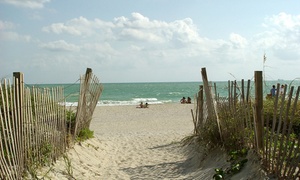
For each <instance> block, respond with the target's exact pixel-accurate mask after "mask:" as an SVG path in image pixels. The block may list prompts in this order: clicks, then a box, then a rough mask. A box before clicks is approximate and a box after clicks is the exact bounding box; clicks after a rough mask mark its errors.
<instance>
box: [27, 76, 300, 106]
mask: <svg viewBox="0 0 300 180" xmlns="http://www.w3.org/2000/svg"><path fill="white" fill-rule="evenodd" d="M212 83H216V86H217V93H218V95H219V96H223V97H227V96H228V81H219V82H212ZM237 83H238V84H239V85H240V82H237ZM277 83H280V84H287V85H288V86H289V85H293V86H295V87H298V86H300V81H299V80H297V81H284V80H278V81H267V82H265V84H264V87H263V88H264V94H267V93H269V92H270V89H271V88H272V85H273V84H274V85H276V84H277ZM246 84H247V81H245V86H246ZM102 85H103V88H104V89H103V92H102V94H101V96H100V99H99V102H98V106H112V105H138V104H139V103H140V102H144V103H146V102H148V104H165V103H179V102H180V99H181V98H182V97H186V98H187V97H191V98H192V99H194V97H195V95H196V93H197V92H198V90H199V86H200V85H202V82H151V83H148V82H147V83H102ZM26 86H32V85H26ZM34 86H35V87H40V88H51V87H57V86H63V87H64V96H65V102H66V104H67V105H76V102H78V95H79V84H78V83H74V84H35V85H34ZM250 87H251V89H250V90H251V94H253V95H254V81H251V85H250ZM245 92H246V90H245Z"/></svg>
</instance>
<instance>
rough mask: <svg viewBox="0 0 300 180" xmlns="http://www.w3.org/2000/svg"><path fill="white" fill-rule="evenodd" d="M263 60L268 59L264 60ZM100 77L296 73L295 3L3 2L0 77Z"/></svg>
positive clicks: (299, 22) (299, 69) (299, 68)
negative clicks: (89, 73) (88, 74)
mask: <svg viewBox="0 0 300 180" xmlns="http://www.w3.org/2000/svg"><path fill="white" fill-rule="evenodd" d="M264 56H265V59H264ZM86 68H92V71H93V73H94V74H95V75H96V76H97V77H98V78H99V80H100V81H101V82H103V83H114V82H185V81H202V77H201V69H202V68H206V72H207V76H208V79H209V80H210V81H227V80H241V79H245V80H248V79H253V77H254V72H255V71H263V73H264V76H265V79H266V80H277V79H284V80H294V79H296V78H299V77H300V1H299V0H285V1H283V0H281V1H280V0H264V1H261V0H251V1H245V0H230V1H217V0H210V1H204V0H186V1H182V0H181V1H179V0H109V1H104V0H89V1H85V0H63V1H62V0H0V79H3V78H11V77H12V74H13V72H22V73H24V78H25V83H27V84H42V83H45V84H49V83H74V82H76V81H77V80H78V79H79V76H80V75H82V74H84V73H85V71H86Z"/></svg>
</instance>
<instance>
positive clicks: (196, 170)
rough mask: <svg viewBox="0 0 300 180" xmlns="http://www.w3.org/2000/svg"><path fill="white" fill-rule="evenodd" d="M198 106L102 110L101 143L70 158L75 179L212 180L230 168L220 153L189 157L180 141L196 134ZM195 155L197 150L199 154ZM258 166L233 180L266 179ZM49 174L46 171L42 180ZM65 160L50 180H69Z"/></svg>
mask: <svg viewBox="0 0 300 180" xmlns="http://www.w3.org/2000/svg"><path fill="white" fill-rule="evenodd" d="M193 108H194V105H193V104H163V105H150V107H149V108H136V107H135V106H100V107H97V108H96V110H95V112H94V115H93V120H92V123H91V127H90V128H91V129H92V130H93V131H94V134H95V138H93V139H90V140H87V141H85V142H83V143H81V144H77V145H75V146H74V148H72V149H70V150H69V151H68V153H67V155H68V157H69V159H70V161H71V165H72V170H73V173H72V175H73V177H74V178H75V179H103V180H104V179H105V180H106V179H109V180H110V179H116V180H123V179H124V180H129V179H132V180H133V179H153V180H154V179H155V180H156V179H212V176H213V174H214V169H215V168H221V167H225V166H226V165H228V164H227V163H226V158H227V157H226V156H225V155H224V154H223V153H222V152H221V151H219V150H216V151H214V152H211V153H210V154H208V155H204V153H202V149H201V148H197V149H198V150H199V151H198V152H196V151H192V152H190V151H188V149H189V148H186V147H182V146H181V144H180V141H181V140H182V139H183V138H184V137H186V136H188V135H191V134H192V131H193V123H192V116H191V109H193ZM194 149H195V148H194ZM258 163H259V162H258V161H256V160H253V161H250V162H248V163H247V165H246V167H245V170H243V172H241V173H239V174H238V175H237V176H236V177H235V178H232V179H260V176H259V173H258ZM47 169H49V167H48V168H43V170H42V171H41V172H40V177H41V176H43V175H44V174H45V172H46V171H47ZM67 172H68V171H67V166H66V163H65V161H64V160H63V158H61V159H59V160H58V161H57V163H56V164H55V165H54V166H53V167H52V169H51V170H50V171H49V172H48V174H47V175H46V176H45V179H68V173H67Z"/></svg>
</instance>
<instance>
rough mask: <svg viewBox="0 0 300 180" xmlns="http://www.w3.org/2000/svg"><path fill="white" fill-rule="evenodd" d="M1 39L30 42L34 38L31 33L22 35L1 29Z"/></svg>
mask: <svg viewBox="0 0 300 180" xmlns="http://www.w3.org/2000/svg"><path fill="white" fill-rule="evenodd" d="M0 39H1V40H8V41H24V42H30V41H31V40H32V38H31V36H29V35H20V34H18V33H17V32H10V31H9V32H6V31H3V32H1V31H0Z"/></svg>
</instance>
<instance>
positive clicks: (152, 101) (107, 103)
mask: <svg viewBox="0 0 300 180" xmlns="http://www.w3.org/2000/svg"><path fill="white" fill-rule="evenodd" d="M141 102H143V103H148V104H150V105H151V104H165V103H172V100H158V99H157V98H133V99H132V100H129V101H115V100H100V101H98V103H97V106H121V105H139V104H140V103H141ZM61 105H66V106H77V105H78V102H65V103H61Z"/></svg>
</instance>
